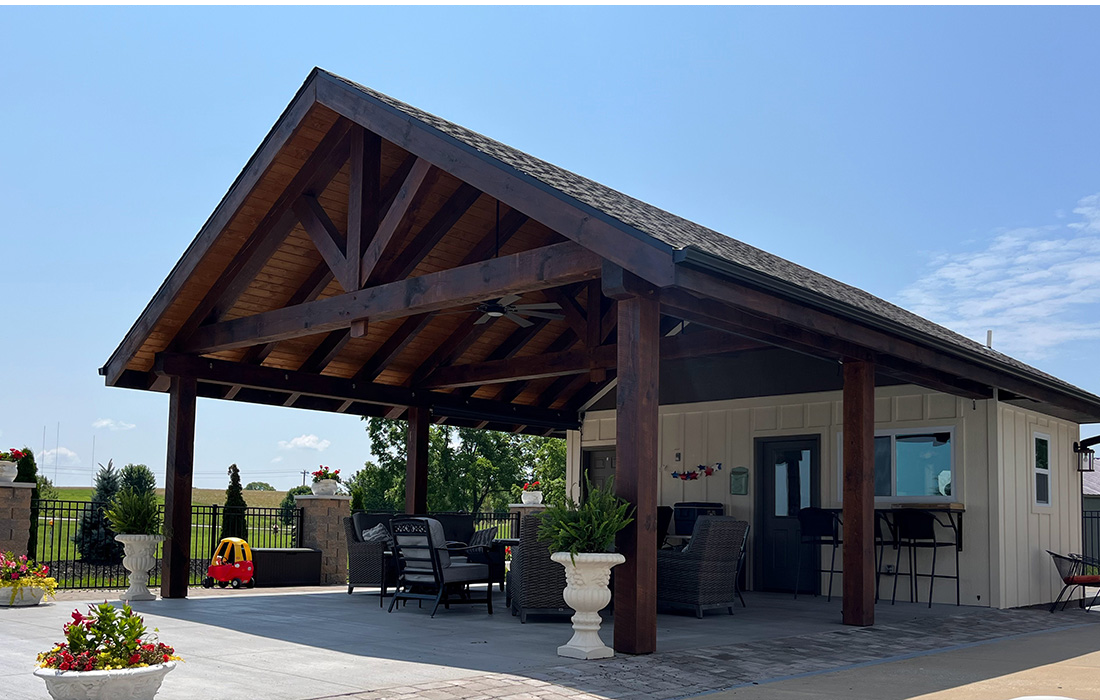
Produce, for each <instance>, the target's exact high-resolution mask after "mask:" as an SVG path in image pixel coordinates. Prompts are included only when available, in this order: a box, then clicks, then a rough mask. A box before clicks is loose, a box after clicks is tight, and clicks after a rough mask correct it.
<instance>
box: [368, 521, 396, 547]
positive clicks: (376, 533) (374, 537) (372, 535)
mask: <svg viewBox="0 0 1100 700" xmlns="http://www.w3.org/2000/svg"><path fill="white" fill-rule="evenodd" d="M363 541H364V542H385V543H386V546H390V545H392V544H393V538H392V537H390V531H389V530H387V529H386V526H385V525H383V524H382V523H379V524H377V525H375V526H374V527H372V528H370V529H369V530H363Z"/></svg>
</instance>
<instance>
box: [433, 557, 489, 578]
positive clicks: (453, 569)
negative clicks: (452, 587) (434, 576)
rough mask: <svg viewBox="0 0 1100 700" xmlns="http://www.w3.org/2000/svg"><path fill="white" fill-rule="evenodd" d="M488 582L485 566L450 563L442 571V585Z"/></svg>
mask: <svg viewBox="0 0 1100 700" xmlns="http://www.w3.org/2000/svg"><path fill="white" fill-rule="evenodd" d="M488 580H489V566H488V565H487V564H471V563H469V562H466V563H463V564H456V563H454V562H452V563H451V565H450V566H448V567H447V568H446V569H443V582H444V583H461V582H463V581H471V582H480V581H488Z"/></svg>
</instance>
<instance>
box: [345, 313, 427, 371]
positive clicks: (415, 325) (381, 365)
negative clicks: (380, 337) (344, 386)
mask: <svg viewBox="0 0 1100 700" xmlns="http://www.w3.org/2000/svg"><path fill="white" fill-rule="evenodd" d="M432 316H433V314H430V313H427V314H417V315H416V316H409V317H408V318H406V319H405V321H404V322H403V323H402V324H401V325H400V326H399V327H398V329H397V330H396V331H394V332H393V333H391V334H390V337H389V338H387V339H386V341H385V342H384V343H382V346H381V347H380V348H378V349H377V350H375V351H374V354H373V355H371V357H370V359H369V360H367V362H366V363H365V364H364V365H363V367H362V368H361V369H360V370H359V371H358V372H356V373H355V379H357V380H365V381H374V378H375V377H377V376H378V375H379V374H381V373H382V370H384V369H386V366H387V365H388V364H389V363H390V362H391V361H393V359H394V358H395V357H397V355H398V354H400V353H401V351H402V350H404V349H405V348H406V347H407V346H408V344H409V343H410V342H411V341H412V339H413V338H414V337H416V334H417V333H419V332H420V331H421V330H422V329H423V328H424V326H426V325H428V324H429V323H430V322H431V320H432Z"/></svg>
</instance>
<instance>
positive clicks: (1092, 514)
mask: <svg viewBox="0 0 1100 700" xmlns="http://www.w3.org/2000/svg"><path fill="white" fill-rule="evenodd" d="M1082 524H1083V532H1082V540H1081V548H1082V549H1083V550H1084V551H1083V552H1081V553H1082V554H1084V555H1085V556H1086V557H1092V558H1093V559H1100V510H1086V511H1085V512H1084V522H1083V523H1082Z"/></svg>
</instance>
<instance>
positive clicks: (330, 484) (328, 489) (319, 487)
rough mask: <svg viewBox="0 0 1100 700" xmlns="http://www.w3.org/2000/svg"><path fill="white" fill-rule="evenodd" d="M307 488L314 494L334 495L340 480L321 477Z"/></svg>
mask: <svg viewBox="0 0 1100 700" xmlns="http://www.w3.org/2000/svg"><path fill="white" fill-rule="evenodd" d="M309 488H310V490H311V491H313V495H314V496H335V495H336V491H337V490H338V489H339V488H340V482H339V481H337V480H336V479H321V480H320V481H314V482H313V484H312V485H311V486H310V487H309Z"/></svg>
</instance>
